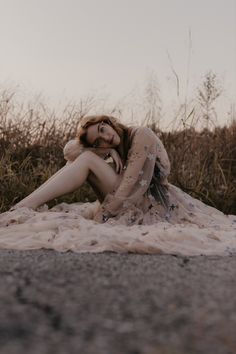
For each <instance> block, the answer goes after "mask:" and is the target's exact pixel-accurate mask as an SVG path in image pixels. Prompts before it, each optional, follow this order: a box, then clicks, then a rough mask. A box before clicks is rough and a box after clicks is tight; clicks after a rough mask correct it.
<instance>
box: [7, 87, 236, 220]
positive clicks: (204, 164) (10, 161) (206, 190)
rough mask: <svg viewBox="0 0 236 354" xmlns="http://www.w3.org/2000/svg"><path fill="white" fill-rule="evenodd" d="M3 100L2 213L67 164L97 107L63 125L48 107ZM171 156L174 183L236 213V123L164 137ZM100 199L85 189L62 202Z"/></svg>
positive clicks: (67, 115)
mask: <svg viewBox="0 0 236 354" xmlns="http://www.w3.org/2000/svg"><path fill="white" fill-rule="evenodd" d="M0 96H1V98H0V191H1V194H0V196H1V199H0V212H3V211H5V210H8V209H9V208H10V206H12V205H13V204H15V203H16V202H18V201H19V200H21V199H22V198H23V197H25V196H26V195H28V194H29V193H31V192H32V191H33V190H34V189H36V188H37V187H38V186H39V185H41V184H42V183H43V182H44V181H46V180H47V179H48V178H49V177H50V176H51V175H52V174H54V173H55V172H56V171H57V170H58V169H59V168H61V167H62V166H63V165H64V164H65V160H64V159H63V154H62V149H63V146H64V145H65V143H66V142H67V141H68V140H69V139H70V138H72V137H73V136H74V134H75V131H76V128H77V125H78V122H79V119H80V117H82V116H83V115H85V114H87V113H88V111H89V109H90V108H91V105H92V102H91V100H88V101H87V102H86V104H83V105H80V109H79V110H78V107H75V106H70V107H67V108H66V109H65V110H64V112H63V117H62V119H59V118H58V117H56V114H55V113H53V112H50V111H49V110H48V109H47V108H45V107H44V106H43V105H41V106H38V107H37V109H35V108H32V107H25V106H19V105H16V104H15V103H14V99H13V98H12V97H11V96H9V95H7V94H6V93H2V94H1V95H0ZM160 137H161V139H162V140H163V142H164V145H165V147H166V149H167V151H168V154H169V157H170V160H171V165H172V172H171V176H170V182H171V183H173V184H175V185H177V186H180V187H181V188H182V189H183V190H184V191H186V192H187V193H190V194H191V195H193V196H194V197H196V198H199V199H201V200H203V201H204V202H206V203H207V204H210V205H212V206H214V207H217V208H218V209H220V210H222V211H223V212H225V213H232V214H233V213H236V145H235V142H236V123H235V122H233V123H232V124H231V126H229V127H224V128H215V130H214V131H209V130H203V131H202V132H197V131H195V129H194V128H191V129H184V130H182V131H178V132H171V133H160ZM95 199H96V196H95V194H94V193H93V191H92V190H91V188H90V187H89V186H88V185H87V184H85V185H84V186H83V187H82V188H80V190H78V191H77V192H74V193H71V194H69V195H66V196H64V197H61V198H58V199H56V200H54V201H52V202H50V203H49V206H52V205H55V204H56V203H58V202H62V201H66V202H69V203H71V202H75V201H81V202H84V201H88V200H89V201H91V200H95Z"/></svg>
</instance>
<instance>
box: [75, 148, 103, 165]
mask: <svg viewBox="0 0 236 354" xmlns="http://www.w3.org/2000/svg"><path fill="white" fill-rule="evenodd" d="M96 158H98V156H97V155H96V154H95V153H94V152H92V151H89V150H87V151H83V152H82V153H81V154H80V155H79V156H78V157H77V158H76V159H75V161H81V160H83V161H86V162H88V163H89V162H90V161H94V159H96Z"/></svg>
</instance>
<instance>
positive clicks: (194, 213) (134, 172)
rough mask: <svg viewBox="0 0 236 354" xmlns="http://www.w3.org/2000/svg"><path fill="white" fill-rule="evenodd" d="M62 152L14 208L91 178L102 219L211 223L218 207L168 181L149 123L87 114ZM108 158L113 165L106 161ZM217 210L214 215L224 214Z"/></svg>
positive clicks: (98, 218)
mask: <svg viewBox="0 0 236 354" xmlns="http://www.w3.org/2000/svg"><path fill="white" fill-rule="evenodd" d="M64 157H65V159H66V160H67V164H66V165H65V166H64V167H63V168H62V169H60V170H59V171H58V172H57V173H56V174H54V175H53V176H52V177H51V178H49V180H48V181H46V182H45V183H44V184H43V185H42V186H40V187H39V188H38V189H36V190H35V191H34V192H33V193H31V194H30V195H29V196H27V197H26V198H24V199H23V200H21V201H20V202H19V203H17V204H16V205H15V206H14V207H13V208H12V209H11V210H13V209H16V208H19V207H29V208H33V209H35V208H37V207H39V206H40V205H42V204H44V203H46V202H48V201H50V200H52V199H54V198H57V197H59V196H61V195H64V194H66V193H70V192H73V191H75V190H76V189H78V188H80V187H81V186H82V185H83V183H85V182H86V181H87V182H88V183H89V184H90V185H91V187H92V188H93V190H94V192H95V193H96V195H97V198H98V200H99V202H100V205H99V208H98V210H97V211H96V214H95V215H94V220H95V221H97V222H99V223H104V222H106V221H108V220H109V219H111V218H112V219H113V220H118V221H120V222H121V223H123V224H126V225H134V224H153V223H156V222H160V221H168V222H170V223H185V222H187V223H195V224H198V225H199V224H200V225H207V224H208V223H209V221H210V220H211V218H212V210H213V209H214V208H212V207H209V206H207V205H205V204H204V203H202V202H200V201H199V200H196V199H194V198H192V197H191V196H189V195H187V194H186V193H184V192H183V191H181V190H180V189H179V188H177V187H175V186H173V185H171V184H169V183H168V181H167V177H168V175H169V173H170V162H169V158H168V155H167V152H166V150H165V148H164V146H163V144H162V142H161V141H160V139H159V138H158V136H157V135H156V134H155V133H154V132H153V131H152V130H151V129H150V128H147V127H137V126H131V127H128V126H126V125H124V124H122V123H121V122H119V121H118V119H116V118H114V117H112V116H106V115H98V116H87V117H83V118H82V119H81V121H80V123H79V127H78V131H77V136H76V138H75V139H73V140H71V141H69V142H68V143H67V144H66V146H65V148H64ZM108 157H111V158H112V159H113V163H112V164H109V163H107V162H106V161H105V160H106V159H107V158H108ZM214 210H215V213H214V215H215V214H217V215H220V214H221V215H222V213H220V212H219V211H217V210H216V209H214ZM217 212H218V213H217Z"/></svg>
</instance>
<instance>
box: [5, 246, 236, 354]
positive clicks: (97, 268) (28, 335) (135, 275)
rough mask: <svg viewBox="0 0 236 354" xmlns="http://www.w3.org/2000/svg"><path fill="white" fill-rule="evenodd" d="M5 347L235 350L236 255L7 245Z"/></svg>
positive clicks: (38, 352) (182, 353)
mask: <svg viewBox="0 0 236 354" xmlns="http://www.w3.org/2000/svg"><path fill="white" fill-rule="evenodd" d="M0 299H1V302H0V303H1V305H0V306H1V309H0V310H1V311H0V353H1V354H25V353H32V354H52V353H56V354H70V353H73V354H74V353H75V354H80V353H81V354H126V353H127V354H192V353H201V354H202V353H204V354H205V353H206V354H231V353H236V257H235V256H232V257H203V256H200V257H189V258H185V257H175V256H163V255H162V256H160V255H136V254H115V253H112V252H106V253H100V254H91V253H90V254H89V253H87V254H76V253H72V252H67V253H57V252H54V251H50V250H49V251H45V250H40V251H20V252H16V251H0Z"/></svg>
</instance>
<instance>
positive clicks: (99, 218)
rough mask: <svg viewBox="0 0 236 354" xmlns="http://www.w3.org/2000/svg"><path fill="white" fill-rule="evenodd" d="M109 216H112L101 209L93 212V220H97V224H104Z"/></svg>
mask: <svg viewBox="0 0 236 354" xmlns="http://www.w3.org/2000/svg"><path fill="white" fill-rule="evenodd" d="M110 217H112V215H111V214H110V213H108V212H106V213H102V210H101V209H99V211H98V212H97V213H96V214H95V216H94V218H93V220H94V221H96V222H98V223H99V224H104V223H105V222H106V221H107V220H108V219H110Z"/></svg>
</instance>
